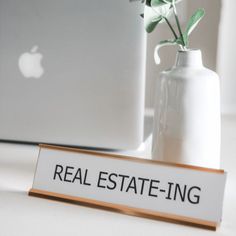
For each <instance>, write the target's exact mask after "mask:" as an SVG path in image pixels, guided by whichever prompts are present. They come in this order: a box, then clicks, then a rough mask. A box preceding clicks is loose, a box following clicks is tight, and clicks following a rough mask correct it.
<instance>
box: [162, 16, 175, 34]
mask: <svg viewBox="0 0 236 236" xmlns="http://www.w3.org/2000/svg"><path fill="white" fill-rule="evenodd" d="M164 19H165V21H166V23H167V25H168V26H169V27H170V30H171V31H172V33H173V35H174V36H175V39H178V36H177V34H176V33H175V30H174V28H173V27H172V25H171V23H170V22H169V20H168V19H167V18H166V17H164Z"/></svg>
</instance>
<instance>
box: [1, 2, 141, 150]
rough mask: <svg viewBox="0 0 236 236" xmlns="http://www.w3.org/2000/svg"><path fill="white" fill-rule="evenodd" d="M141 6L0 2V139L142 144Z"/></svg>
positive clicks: (111, 145) (116, 145) (106, 145)
mask: <svg viewBox="0 0 236 236" xmlns="http://www.w3.org/2000/svg"><path fill="white" fill-rule="evenodd" d="M143 7H144V6H143V4H142V3H141V1H129V0H119V1H117V0H99V1H98V0H91V1H81V0H40V1H38V0H30V1H29V0H0V139H3V140H12V141H23V142H36V143H53V144H66V145H76V146H92V147H101V148H119V149H120V148H121V149H127V148H128V149H129V148H134V147H137V146H138V145H139V144H140V143H141V142H142V135H143V110H144V82H145V81H144V78H145V76H144V74H145V48H146V43H145V32H144V27H143V19H142V18H141V17H140V14H142V13H143Z"/></svg>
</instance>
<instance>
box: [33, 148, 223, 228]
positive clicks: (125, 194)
mask: <svg viewBox="0 0 236 236" xmlns="http://www.w3.org/2000/svg"><path fill="white" fill-rule="evenodd" d="M225 182H226V173H225V172H224V171H223V170H216V169H208V168H201V167H195V166H188V165H180V164H167V163H163V162H157V161H152V160H146V159H140V158H135V157H126V156H121V155H115V154H108V153H101V152H95V151H88V150H82V149H76V148H66V147H59V146H51V145H40V151H39V156H38V162H37V167H36V171H35V177H34V182H33V187H32V189H30V191H29V195H30V196H37V197H42V198H50V199H55V200H62V201H67V202H72V203H79V204H83V205H86V206H92V207H98V208H102V209H106V210H113V211H118V212H121V213H125V214H129V215H135V216H139V217H147V218H152V219H158V220H165V221H170V222H175V223H181V224H187V225H192V226H197V227H202V228H207V229H211V230H216V228H217V226H218V225H219V224H220V222H221V219H222V209H223V198H224V189H225Z"/></svg>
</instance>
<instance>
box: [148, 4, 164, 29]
mask: <svg viewBox="0 0 236 236" xmlns="http://www.w3.org/2000/svg"><path fill="white" fill-rule="evenodd" d="M162 20H163V19H162V16H161V15H158V14H157V13H156V12H155V11H154V10H153V9H152V7H148V6H145V9H144V26H145V29H146V31H147V32H148V33H151V32H152V31H153V30H154V29H155V27H156V26H157V25H158V24H159V23H160V22H161V21H162Z"/></svg>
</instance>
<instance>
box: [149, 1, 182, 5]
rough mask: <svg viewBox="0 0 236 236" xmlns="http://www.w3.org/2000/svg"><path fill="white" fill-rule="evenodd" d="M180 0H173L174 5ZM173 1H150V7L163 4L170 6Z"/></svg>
mask: <svg viewBox="0 0 236 236" xmlns="http://www.w3.org/2000/svg"><path fill="white" fill-rule="evenodd" d="M180 1H182V0H175V2H174V3H175V4H176V3H179V2H180ZM172 2H173V0H151V6H161V5H164V4H172Z"/></svg>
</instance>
